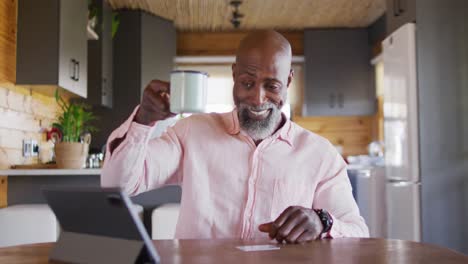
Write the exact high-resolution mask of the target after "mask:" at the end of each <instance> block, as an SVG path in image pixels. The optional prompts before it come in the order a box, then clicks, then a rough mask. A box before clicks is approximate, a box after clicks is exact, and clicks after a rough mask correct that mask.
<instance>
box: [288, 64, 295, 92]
mask: <svg viewBox="0 0 468 264" xmlns="http://www.w3.org/2000/svg"><path fill="white" fill-rule="evenodd" d="M293 77H294V70H293V69H292V68H291V70H289V76H288V86H287V87H288V88H289V85H290V84H291V82H292V79H293Z"/></svg>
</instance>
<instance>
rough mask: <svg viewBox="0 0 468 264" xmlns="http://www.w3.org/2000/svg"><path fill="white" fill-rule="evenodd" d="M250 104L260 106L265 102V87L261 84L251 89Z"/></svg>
mask: <svg viewBox="0 0 468 264" xmlns="http://www.w3.org/2000/svg"><path fill="white" fill-rule="evenodd" d="M252 93H253V94H252V102H251V103H252V105H254V106H261V105H263V104H264V103H265V101H266V94H265V89H263V87H261V86H257V87H255V89H253V90H252Z"/></svg>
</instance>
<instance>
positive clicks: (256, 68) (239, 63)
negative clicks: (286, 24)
mask: <svg viewBox="0 0 468 264" xmlns="http://www.w3.org/2000/svg"><path fill="white" fill-rule="evenodd" d="M291 57H292V55H291V45H290V44H289V42H288V41H287V40H286V39H285V38H284V37H283V36H282V35H281V34H279V33H278V32H276V31H273V30H262V31H256V32H252V33H250V34H248V35H247V36H246V37H245V38H244V39H243V40H242V41H241V43H240V45H239V48H238V50H237V55H236V62H235V63H234V64H233V65H232V76H233V79H234V89H233V96H234V103H235V104H236V106H237V109H238V117H239V124H240V126H241V128H242V129H243V130H244V131H245V132H247V134H248V135H249V136H250V137H251V138H252V139H253V140H254V141H255V143H256V144H257V143H258V142H260V141H261V140H263V139H264V138H266V137H268V136H270V135H272V134H273V133H274V132H275V131H276V130H277V129H278V128H279V127H280V126H281V124H282V117H281V107H282V106H283V105H284V103H285V102H286V97H287V88H288V87H289V84H290V83H291V80H292V78H293V75H294V72H293V71H292V70H291Z"/></svg>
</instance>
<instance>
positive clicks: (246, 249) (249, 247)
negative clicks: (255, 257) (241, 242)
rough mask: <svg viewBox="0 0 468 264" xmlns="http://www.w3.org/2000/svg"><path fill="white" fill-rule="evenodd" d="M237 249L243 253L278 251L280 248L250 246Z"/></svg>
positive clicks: (273, 246)
mask: <svg viewBox="0 0 468 264" xmlns="http://www.w3.org/2000/svg"><path fill="white" fill-rule="evenodd" d="M236 248H237V249H240V250H242V251H266V250H278V249H280V247H278V246H275V245H250V246H238V247H236Z"/></svg>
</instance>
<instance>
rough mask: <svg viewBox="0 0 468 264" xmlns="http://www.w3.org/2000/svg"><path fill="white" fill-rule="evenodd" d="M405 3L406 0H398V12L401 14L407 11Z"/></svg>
mask: <svg viewBox="0 0 468 264" xmlns="http://www.w3.org/2000/svg"><path fill="white" fill-rule="evenodd" d="M404 4H405V1H402V0H398V7H397V8H398V14H399V15H401V14H403V13H404V12H405V9H406V7H405V6H403V5H404Z"/></svg>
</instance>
